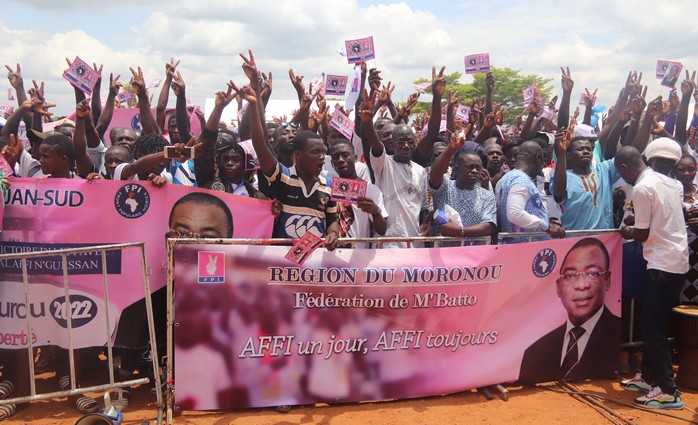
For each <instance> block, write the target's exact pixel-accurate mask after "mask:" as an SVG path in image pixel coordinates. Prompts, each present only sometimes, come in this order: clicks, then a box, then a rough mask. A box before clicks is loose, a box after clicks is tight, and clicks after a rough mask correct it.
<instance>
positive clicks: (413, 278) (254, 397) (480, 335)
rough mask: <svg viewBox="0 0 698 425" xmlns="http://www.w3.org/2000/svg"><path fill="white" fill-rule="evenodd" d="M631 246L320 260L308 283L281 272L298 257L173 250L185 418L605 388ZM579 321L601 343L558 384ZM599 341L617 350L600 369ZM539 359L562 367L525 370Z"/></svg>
mask: <svg viewBox="0 0 698 425" xmlns="http://www.w3.org/2000/svg"><path fill="white" fill-rule="evenodd" d="M621 245H622V244H621V238H620V237H619V236H618V235H617V234H604V235H599V236H595V237H593V238H570V239H563V240H548V241H543V242H532V243H526V244H518V245H517V244H509V245H500V246H497V245H491V246H469V247H455V248H412V249H377V250H368V249H365V250H362V249H338V250H336V251H334V252H328V251H326V250H324V249H318V250H316V251H314V252H313V253H312V254H311V255H310V256H309V258H308V259H307V260H306V262H305V263H304V265H303V266H302V267H301V266H298V265H297V264H295V263H293V262H291V261H289V260H286V259H284V255H285V254H286V252H287V251H288V247H280V246H267V247H264V246H245V245H232V246H230V245H226V246H221V245H182V246H177V247H176V248H175V282H176V283H175V300H174V309H175V322H176V325H175V382H176V392H175V397H176V400H175V404H176V405H178V406H180V407H181V408H183V409H194V410H207V409H226V408H247V407H261V406H278V405H294V404H312V403H316V402H356V401H362V400H384V399H396V398H397V399H400V398H413V397H423V396H428V395H435V394H445V393H451V392H458V391H463V390H466V389H471V388H476V387H482V386H487V385H492V384H497V383H503V382H511V381H516V380H518V379H519V378H520V374H521V378H522V380H525V381H533V382H538V381H550V380H556V379H563V378H564V379H577V378H581V377H592V376H601V375H606V374H607V373H608V371H609V370H613V368H614V367H615V366H616V364H617V360H618V352H619V344H620V320H619V316H620V310H621V304H620V300H621V255H622V246H621ZM609 316H610V317H609ZM568 321H570V322H574V325H572V326H571V327H574V328H576V327H579V326H577V325H581V326H590V330H589V332H588V335H587V336H588V337H587V338H586V341H583V340H584V339H585V337H579V344H576V342H577V341H576V340H575V341H574V342H575V343H574V344H572V345H573V346H577V345H579V346H578V347H577V351H576V352H575V353H576V355H577V358H576V362H574V364H571V365H570V364H567V365H566V367H567V369H566V370H564V371H563V370H562V367H563V364H564V363H565V361H567V362H568V363H569V361H568V359H564V360H565V361H563V357H570V356H563V352H565V354H567V351H568V347H567V345H569V341H565V337H564V336H563V337H562V338H557V336H558V334H559V333H560V331H559V329H560V328H562V329H563V333H564V334H567V332H565V331H566V327H567V326H568V325H567V322H568ZM607 327H610V328H612V329H602V328H607ZM602 331H603V332H602ZM598 332H602V333H604V334H605V335H609V334H610V335H617V338H615V339H607V340H606V341H605V342H604V343H605V347H606V348H604V350H605V351H603V353H601V354H599V353H598V352H596V353H595V352H594V351H595V350H597V349H598V347H597V346H596V342H595V341H596V339H598V338H597V336H595V335H596V334H597V333H598ZM550 335H554V337H550ZM589 336H590V337H589ZM558 339H559V341H558ZM567 339H569V338H567ZM539 340H544V345H545V346H546V347H545V349H542V348H538V347H539V346H540V343H539ZM566 342H567V344H565V343H566ZM582 345H583V346H584V347H582ZM530 347H533V349H534V351H536V354H537V355H538V356H540V357H541V358H544V359H548V360H549V359H553V360H549V363H550V364H551V365H552V366H551V367H550V368H543V369H541V368H538V369H537V366H538V364H537V363H536V362H533V363H530V362H527V364H525V365H524V364H523V362H524V358H525V357H528V355H525V353H526V352H527V351H529V348H530ZM609 347H610V348H609ZM546 351H547V352H546ZM588 356H592V357H593V361H594V362H595V365H596V366H595V367H594V368H592V369H591V370H589V369H587V368H586V366H585V365H586V363H587V359H586V358H587V357H588Z"/></svg>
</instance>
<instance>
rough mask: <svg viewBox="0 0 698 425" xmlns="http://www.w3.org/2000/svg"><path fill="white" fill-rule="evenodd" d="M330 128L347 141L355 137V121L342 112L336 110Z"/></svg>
mask: <svg viewBox="0 0 698 425" xmlns="http://www.w3.org/2000/svg"><path fill="white" fill-rule="evenodd" d="M330 127H332V128H334V129H335V130H337V131H339V132H340V133H342V136H344V137H346V138H347V140H351V137H352V136H353V135H354V121H352V120H351V119H350V118H349V117H348V116H346V115H344V114H343V113H342V110H341V109H339V108H336V109H335V110H334V114H332V118H331V119H330Z"/></svg>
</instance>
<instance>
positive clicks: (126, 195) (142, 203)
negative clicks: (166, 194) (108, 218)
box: [114, 183, 150, 218]
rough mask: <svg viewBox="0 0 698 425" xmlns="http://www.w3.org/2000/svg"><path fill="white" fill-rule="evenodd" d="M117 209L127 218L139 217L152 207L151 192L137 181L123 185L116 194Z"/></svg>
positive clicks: (115, 203) (115, 205) (115, 204)
mask: <svg viewBox="0 0 698 425" xmlns="http://www.w3.org/2000/svg"><path fill="white" fill-rule="evenodd" d="M114 207H115V208H116V211H117V212H118V213H119V214H121V215H122V216H123V217H126V218H138V217H140V216H142V215H143V214H145V213H146V212H147V211H148V208H150V194H149V193H148V191H147V190H145V188H144V187H143V186H141V185H139V184H136V183H129V184H126V185H123V186H122V187H121V189H119V191H118V192H116V196H114Z"/></svg>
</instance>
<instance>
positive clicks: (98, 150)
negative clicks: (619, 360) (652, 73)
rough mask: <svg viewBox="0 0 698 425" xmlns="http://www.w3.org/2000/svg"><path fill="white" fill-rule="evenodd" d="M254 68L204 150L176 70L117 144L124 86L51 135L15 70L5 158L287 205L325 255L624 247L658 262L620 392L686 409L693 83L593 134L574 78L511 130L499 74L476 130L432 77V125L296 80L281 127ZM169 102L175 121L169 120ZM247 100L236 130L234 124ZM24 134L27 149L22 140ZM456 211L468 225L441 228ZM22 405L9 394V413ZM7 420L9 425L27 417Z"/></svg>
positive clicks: (641, 97)
mask: <svg viewBox="0 0 698 425" xmlns="http://www.w3.org/2000/svg"><path fill="white" fill-rule="evenodd" d="M240 56H241V58H242V69H243V71H244V73H245V75H246V77H247V81H245V82H244V83H243V84H240V85H236V84H235V83H234V82H233V81H229V82H228V83H227V87H226V88H225V89H224V90H223V91H219V92H217V93H216V94H215V103H214V106H213V109H212V111H211V112H210V114H209V116H208V118H207V119H206V118H205V117H204V116H203V114H201V113H200V111H194V112H197V113H196V114H195V115H196V116H197V117H198V120H199V121H200V122H201V128H202V130H201V132H200V134H192V126H191V123H190V112H192V110H191V107H188V106H187V98H186V85H185V83H184V79H183V77H182V75H181V73H180V72H179V71H177V66H178V64H179V62H175V61H174V60H172V61H170V62H168V63H166V64H165V76H164V82H163V84H162V89H161V91H160V93H159V96H158V99H157V105H156V108H155V110H156V113H155V114H152V113H151V100H150V96H149V93H148V88H147V85H146V83H145V80H144V76H143V73H142V71H141V69H140V68H131V73H132V78H131V80H130V87H131V88H132V89H133V91H134V92H135V95H136V100H135V102H136V106H137V108H138V109H139V113H140V123H141V127H142V128H141V129H133V128H124V127H112V128H111V130H110V131H109V132H108V133H107V129H108V128H110V121H111V119H112V116H113V113H114V108H115V107H118V106H117V105H118V104H119V102H118V100H117V95H118V94H119V92H120V90H121V83H119V81H118V79H119V77H118V76H117V77H116V78H115V77H114V76H113V75H111V74H110V76H109V86H108V94H107V97H106V101H105V102H104V103H103V102H102V99H101V93H100V92H101V83H102V78H101V77H102V76H101V71H102V67H101V66H100V67H99V68H98V72H99V75H100V78H99V79H98V81H97V83H96V85H95V87H94V89H93V93H92V97H91V98H86V96H85V94H84V93H83V92H82V91H81V90H79V89H77V88H76V89H75V96H76V106H75V119H74V120H72V121H71V120H68V119H62V120H61V124H60V125H57V126H55V128H54V129H53V130H52V131H44V125H45V124H46V122H47V121H49V120H50V118H49V117H50V116H51V115H52V114H51V112H50V108H51V107H53V106H55V105H52V104H50V103H48V101H47V100H46V99H45V97H44V85H43V82H42V83H41V84H37V83H36V82H34V83H33V87H31V88H30V89H29V90H28V91H26V90H25V85H24V79H23V76H22V72H21V68H20V65H19V64H18V65H17V66H16V67H11V66H7V65H6V68H7V69H8V79H9V82H10V84H11V85H12V87H13V88H14V89H15V92H16V99H17V107H15V108H14V110H12V111H7V110H6V111H5V114H6V116H5V117H4V118H3V120H2V121H0V122H1V123H3V127H2V136H1V139H0V142H1V143H2V146H3V148H2V154H3V157H4V159H5V160H6V161H7V162H8V164H9V165H10V167H11V168H13V169H14V175H15V176H18V177H34V178H43V177H46V178H81V179H87V180H100V179H113V180H150V181H151V182H152V184H153V185H155V186H157V187H162V186H163V185H166V184H181V185H188V186H197V187H202V188H208V189H211V190H214V191H223V192H227V193H232V194H235V195H240V196H251V197H255V198H260V199H270V200H274V202H273V203H272V211H273V213H274V215H275V216H276V224H275V229H274V233H273V235H274V237H278V238H293V239H298V238H301V237H302V236H303V235H304V233H305V232H313V233H315V234H316V235H317V236H319V237H322V238H324V243H325V247H326V248H327V249H328V250H333V249H335V248H337V247H341V246H343V244H342V242H343V240H344V239H345V238H371V237H377V236H388V237H417V236H425V235H433V236H448V237H461V238H474V237H492V238H494V239H495V240H496V238H497V234H498V232H507V234H508V235H511V234H512V233H513V234H520V235H521V236H514V237H511V236H509V237H507V238H506V239H504V240H502V242H504V243H511V242H519V241H523V240H530V237H529V236H526V235H524V234H525V233H527V232H538V233H537V235H536V236H535V237H536V238H538V239H544V238H546V237H553V238H562V237H565V235H566V233H565V232H566V231H570V230H607V229H620V232H621V235H622V236H623V237H624V238H626V239H628V240H631V241H635V243H641V244H642V246H643V255H644V259H645V260H646V261H647V269H648V273H647V284H646V291H648V292H647V293H648V294H649V295H647V296H646V299H645V301H646V300H647V298H649V299H651V300H652V301H653V303H646V305H645V309H644V315H645V320H644V322H643V331H644V332H643V335H644V337H645V341H644V342H645V348H644V353H643V354H644V355H643V368H642V369H643V370H642V372H641V373H639V374H638V375H637V376H636V377H635V378H633V379H630V380H626V381H624V382H623V386H624V387H626V388H629V389H633V390H637V391H642V392H644V393H646V394H645V395H643V396H642V397H639V398H637V399H636V403H638V404H641V405H644V406H647V407H658V408H679V407H680V406H682V402H681V398H680V395H679V393H678V390H677V388H676V385H675V384H674V380H673V370H672V368H671V356H670V347H669V345H668V343H667V336H668V335H667V325H668V320H669V315H670V312H671V308H672V307H673V306H674V305H676V304H677V303H678V302H679V298H680V297H682V298H683V299H682V300H683V301H685V302H696V301H698V283H697V282H693V281H686V272H687V271H688V270H689V268H693V267H694V266H695V264H693V263H691V264H689V246H688V243H689V241H690V242H691V244H693V242H695V240H696V234H698V227H696V226H695V225H696V223H698V214H697V213H696V212H698V201H696V199H698V198H697V196H698V195H696V183H698V179H697V177H696V158H698V152H696V151H695V150H694V148H693V146H694V144H693V141H694V136H695V130H696V127H697V126H698V106H697V107H696V109H695V110H694V111H693V117H692V119H691V122H690V123H689V122H688V121H689V106H690V103H691V100H692V98H693V99H697V100H698V91H697V90H696V73H695V72H693V75H692V76H690V75H689V72H688V71H686V78H685V79H684V80H683V82H681V83H680V84H679V87H678V89H676V90H672V91H671V92H670V93H669V98H668V101H663V100H662V97H661V96H658V97H656V98H654V99H652V100H646V95H647V87H646V86H644V87H643V85H642V74H641V73H640V74H638V73H636V72H634V71H633V72H630V73H629V74H628V77H627V79H626V81H625V82H624V83H623V84H622V85H621V87H620V92H619V94H618V98H617V100H616V103H615V105H613V106H612V107H611V108H609V110H608V113H607V114H606V115H604V116H603V118H602V119H601V120H599V122H598V123H595V125H592V119H591V117H592V114H593V108H594V102H595V99H596V98H595V96H593V95H592V94H590V93H589V92H588V91H587V94H588V96H586V98H585V99H586V100H585V105H584V108H585V110H584V113H583V115H582V119H581V122H577V119H578V118H579V115H580V111H579V108H577V110H576V111H574V113H571V111H570V109H571V106H570V104H571V99H572V92H573V88H574V86H575V82H574V80H573V78H572V74H571V72H570V70H569V68H568V69H562V75H561V95H560V96H559V105H558V104H557V103H558V96H555V97H554V98H553V99H551V100H550V101H548V100H546V99H542V98H541V97H540V95H539V94H538V93H537V92H536V93H535V95H534V98H533V100H531V101H530V103H529V104H528V105H527V107H526V109H525V112H524V115H523V116H521V117H514V119H511V120H510V121H511V124H510V125H507V126H505V124H504V123H505V112H506V111H505V108H504V107H503V106H501V105H498V104H497V103H496V102H495V101H494V98H495V91H496V87H497V81H496V80H495V77H494V76H493V75H492V74H491V73H490V74H488V75H487V77H486V92H485V93H483V96H482V98H480V99H478V98H475V99H472V100H469V102H468V103H469V104H470V108H469V112H468V116H467V119H466V118H465V117H462V116H461V117H457V116H456V111H457V109H458V105H459V101H460V100H459V99H458V96H457V94H456V93H455V92H451V93H448V94H447V89H448V84H447V81H446V78H445V77H444V68H441V69H440V70H439V71H438V72H437V70H436V69H435V68H434V69H432V81H431V87H430V92H431V95H432V100H431V106H430V108H428V111H427V112H426V113H424V114H416V113H413V112H412V110H413V108H414V107H415V106H416V105H417V101H418V97H419V94H418V93H415V94H413V95H411V96H410V97H409V98H408V100H407V102H406V103H405V104H402V105H401V104H397V103H395V102H393V99H392V98H391V93H392V91H393V89H394V87H391V84H390V83H388V84H387V85H383V84H382V81H383V78H382V76H381V71H380V70H377V69H368V68H367V66H366V64H362V65H361V77H360V80H359V93H360V96H359V99H358V101H357V103H356V104H355V105H354V107H353V109H352V110H344V108H343V107H342V106H339V105H336V106H335V107H332V106H331V105H330V104H329V102H328V100H327V99H326V97H325V96H324V95H323V94H322V92H321V90H319V89H317V90H312V88H311V90H306V86H305V83H304V82H303V77H300V76H297V75H296V74H295V73H294V72H293V70H290V72H289V77H290V80H291V84H292V85H293V87H294V88H295V91H296V93H297V95H298V103H299V105H298V108H297V109H296V110H294V111H288V112H289V116H290V117H291V118H290V119H289V118H286V117H281V118H277V117H273V119H270V118H272V117H269V116H267V115H266V114H265V106H266V105H267V103H268V102H269V99H270V97H271V96H272V78H271V75H268V76H267V74H265V73H263V72H262V71H261V70H260V69H259V68H258V66H257V62H256V59H255V57H254V56H253V54H252V52H249V54H247V55H243V54H241V55H240ZM95 68H96V69H97V67H96V66H95ZM170 89H172V92H173V93H174V95H175V96H176V106H175V108H174V111H169V110H168V109H167V104H168V100H169V90H170ZM233 100H235V101H236V104H237V106H238V114H237V115H238V117H239V120H238V121H237V125H233V124H232V123H223V122H221V116H222V113H223V110H224V108H226V107H228V106H229V105H230V103H231V102H232V101H233ZM444 100H445V104H444ZM337 110H339V111H340V113H341V114H344V116H345V117H347V118H352V119H353V121H354V123H355V125H354V129H353V130H354V131H353V136H351V137H350V138H348V137H346V135H344V134H343V133H342V132H340V131H339V130H338V129H336V128H335V126H333V125H331V124H330V120H331V118H332V116H333V114H335V113H336V111H337ZM21 122H24V123H25V126H26V129H27V131H26V136H27V138H28V139H29V149H25V148H24V147H23V144H22V142H21V140H20V138H19V129H20V123H21ZM249 140H251V143H250V142H248V141H249ZM168 147H169V148H170V149H167V148H168ZM192 150H194V151H195V154H194V155H193V154H192ZM192 158H193V159H192ZM257 164H258V165H257ZM255 167H256V168H257V170H254V168H255ZM4 177H7V176H4ZM337 177H340V178H345V179H355V180H356V179H362V180H365V181H366V182H367V191H366V195H365V196H362V197H360V198H359V200H358V202H356V203H342V202H336V201H335V200H333V199H332V196H331V195H332V179H333V178H337ZM97 184H98V182H97ZM445 211H455V214H449V215H446V219H445V220H443V219H442V220H441V221H439V220H436V221H435V220H434V217H435V216H441V217H443V216H444V214H443V213H444V212H445ZM687 228H688V231H687V230H686V229H687ZM175 230H176V229H175ZM546 233H547V235H548V236H546V235H545V234H546ZM384 246H385V247H403V248H405V247H407V244H406V243H405V242H389V243H385V244H384ZM411 246H414V247H418V246H420V245H419V244H417V243H413V244H412V245H411ZM361 247H363V248H368V247H370V245H369V244H364V245H362V246H361ZM579 281H580V282H581V281H584V279H579ZM579 286H580V287H579V288H578V290H579V291H580V293H583V292H584V290H585V289H584V287H583V286H584V285H581V284H580V285H579ZM655 301H656V302H655ZM3 378H5V377H4V376H3ZM3 382H4V381H3ZM10 393H11V391H10V390H9V389H6V387H5V386H3V383H2V382H0V396H4V397H6V396H9V395H10ZM3 407H4V406H3ZM3 407H0V419H2V418H3V417H8V416H9V415H11V414H12V413H13V411H11V410H9V409H5V408H3Z"/></svg>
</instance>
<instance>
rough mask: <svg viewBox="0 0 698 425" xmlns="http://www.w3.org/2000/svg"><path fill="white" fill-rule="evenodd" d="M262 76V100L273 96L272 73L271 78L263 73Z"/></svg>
mask: <svg viewBox="0 0 698 425" xmlns="http://www.w3.org/2000/svg"><path fill="white" fill-rule="evenodd" d="M261 74H262V92H261V93H260V95H261V96H262V98H268V97H269V96H271V89H272V74H271V71H269V77H267V74H265V73H263V72H262V73H261Z"/></svg>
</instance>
